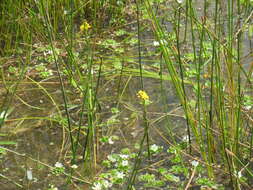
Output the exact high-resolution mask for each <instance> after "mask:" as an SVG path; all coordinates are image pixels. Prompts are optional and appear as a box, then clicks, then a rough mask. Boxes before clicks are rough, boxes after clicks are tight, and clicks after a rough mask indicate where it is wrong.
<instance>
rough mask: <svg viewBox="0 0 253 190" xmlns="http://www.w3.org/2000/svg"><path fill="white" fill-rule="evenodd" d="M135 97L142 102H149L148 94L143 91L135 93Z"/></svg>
mask: <svg viewBox="0 0 253 190" xmlns="http://www.w3.org/2000/svg"><path fill="white" fill-rule="evenodd" d="M137 97H138V98H140V99H142V100H149V96H148V94H147V93H146V92H145V91H143V90H140V91H139V92H138V93H137Z"/></svg>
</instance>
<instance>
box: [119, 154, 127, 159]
mask: <svg viewBox="0 0 253 190" xmlns="http://www.w3.org/2000/svg"><path fill="white" fill-rule="evenodd" d="M119 156H120V158H122V159H128V158H129V155H127V154H120V155H119Z"/></svg>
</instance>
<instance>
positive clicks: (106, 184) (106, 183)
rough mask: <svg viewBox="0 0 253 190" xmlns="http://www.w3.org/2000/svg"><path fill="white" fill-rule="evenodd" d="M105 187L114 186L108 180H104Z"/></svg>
mask: <svg viewBox="0 0 253 190" xmlns="http://www.w3.org/2000/svg"><path fill="white" fill-rule="evenodd" d="M103 185H104V187H105V188H109V187H111V186H112V184H111V183H109V181H107V180H104V181H103Z"/></svg>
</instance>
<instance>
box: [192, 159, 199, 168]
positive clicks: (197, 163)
mask: <svg viewBox="0 0 253 190" xmlns="http://www.w3.org/2000/svg"><path fill="white" fill-rule="evenodd" d="M191 164H192V165H193V166H194V167H197V166H198V165H199V162H198V161H196V160H193V161H192V162H191Z"/></svg>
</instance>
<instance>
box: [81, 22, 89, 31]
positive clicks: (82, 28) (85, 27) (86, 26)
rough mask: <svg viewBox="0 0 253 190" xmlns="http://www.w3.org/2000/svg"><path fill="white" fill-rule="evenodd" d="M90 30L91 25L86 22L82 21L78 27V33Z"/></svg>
mask: <svg viewBox="0 0 253 190" xmlns="http://www.w3.org/2000/svg"><path fill="white" fill-rule="evenodd" d="M90 28H91V25H89V23H88V22H87V21H84V22H83V24H82V25H81V26H80V31H81V32H84V31H86V30H89V29H90Z"/></svg>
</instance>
